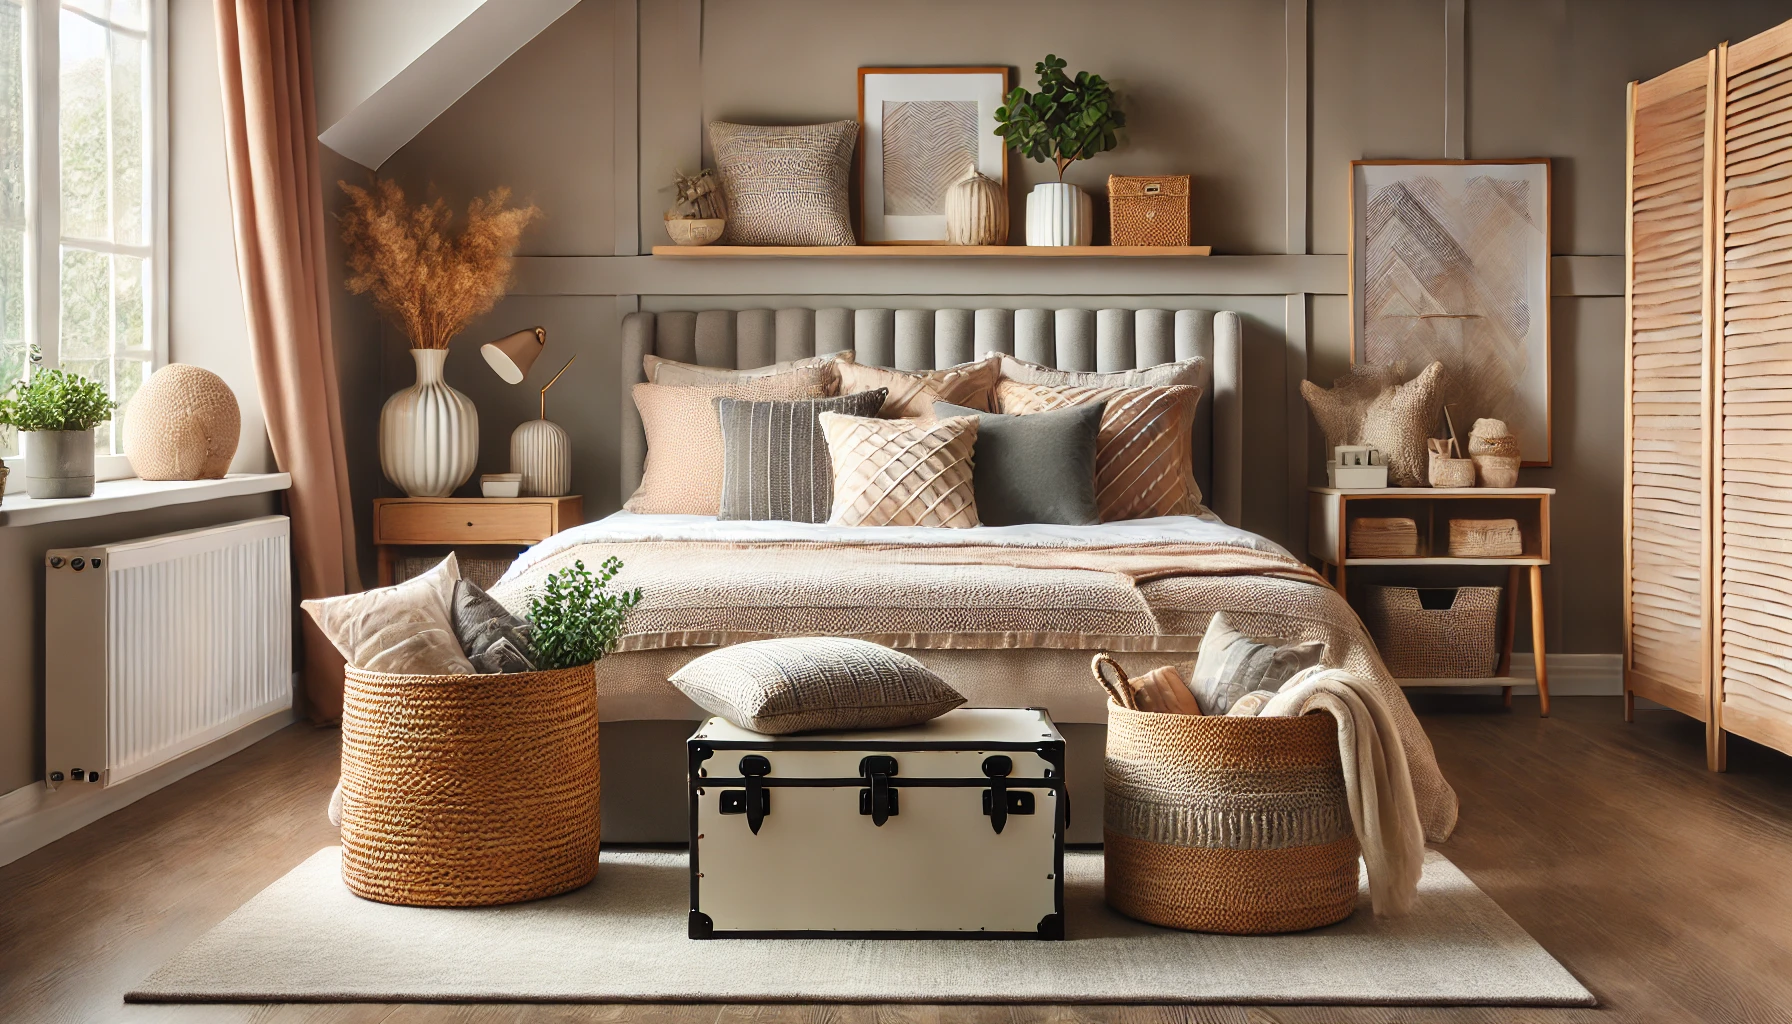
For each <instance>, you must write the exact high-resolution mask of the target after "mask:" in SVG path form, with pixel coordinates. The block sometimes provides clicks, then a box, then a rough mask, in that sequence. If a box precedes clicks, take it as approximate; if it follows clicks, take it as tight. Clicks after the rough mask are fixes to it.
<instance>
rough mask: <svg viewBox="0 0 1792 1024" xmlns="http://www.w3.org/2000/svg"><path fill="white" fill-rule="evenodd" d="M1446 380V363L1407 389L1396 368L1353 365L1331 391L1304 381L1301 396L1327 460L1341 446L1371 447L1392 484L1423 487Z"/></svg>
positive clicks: (1427, 371) (1422, 374)
mask: <svg viewBox="0 0 1792 1024" xmlns="http://www.w3.org/2000/svg"><path fill="white" fill-rule="evenodd" d="M1443 377H1444V367H1443V364H1442V363H1432V364H1431V365H1430V366H1427V367H1425V369H1424V370H1422V371H1420V373H1419V375H1418V376H1417V377H1414V378H1413V379H1412V380H1410V381H1407V382H1406V383H1404V384H1402V383H1400V371H1399V369H1398V368H1396V367H1391V366H1353V367H1351V368H1350V370H1349V371H1348V372H1346V373H1345V374H1344V375H1343V376H1342V377H1339V378H1338V379H1337V380H1336V381H1334V382H1333V383H1332V386H1331V388H1330V389H1326V388H1322V387H1320V386H1319V385H1317V384H1315V383H1313V382H1312V381H1301V385H1300V393H1301V395H1302V396H1304V397H1305V398H1306V400H1307V406H1308V407H1309V408H1311V409H1312V410H1313V418H1314V419H1315V420H1318V421H1319V429H1320V431H1321V432H1322V433H1324V434H1325V448H1326V453H1327V455H1328V456H1329V455H1330V453H1331V450H1332V449H1333V448H1336V447H1337V446H1338V445H1345V444H1366V445H1369V446H1371V447H1373V448H1375V449H1377V450H1378V451H1380V452H1381V453H1382V455H1383V457H1384V458H1385V459H1386V461H1387V464H1388V482H1389V483H1391V484H1393V485H1394V486H1396V487H1420V486H1423V485H1424V483H1425V470H1426V465H1425V460H1426V456H1425V438H1426V437H1428V436H1429V435H1430V434H1431V431H1432V429H1433V428H1434V427H1435V426H1436V424H1437V418H1438V415H1439V414H1440V413H1441V412H1442V409H1441V405H1442V403H1443Z"/></svg>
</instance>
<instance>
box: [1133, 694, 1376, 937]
mask: <svg viewBox="0 0 1792 1024" xmlns="http://www.w3.org/2000/svg"><path fill="white" fill-rule="evenodd" d="M1103 824H1104V828H1103V832H1104V835H1105V838H1106V842H1107V850H1106V859H1107V900H1108V904H1109V905H1110V906H1112V907H1113V908H1114V909H1115V910H1118V911H1120V912H1121V913H1122V914H1125V915H1127V916H1128V917H1135V918H1138V919H1139V920H1141V921H1149V922H1150V923H1152V924H1157V925H1163V926H1165V927H1169V928H1182V929H1186V930H1189V931H1202V932H1224V933H1227V934H1232V935H1258V934H1266V933H1270V932H1291V931H1300V930H1303V929H1307V928H1317V927H1319V926H1321V925H1327V924H1332V923H1334V922H1337V921H1342V920H1343V919H1344V918H1346V917H1349V916H1350V914H1351V911H1353V910H1354V909H1355V908H1356V901H1357V856H1358V854H1359V852H1360V850H1359V848H1358V846H1357V840H1356V833H1355V830H1354V829H1353V828H1352V826H1351V821H1350V805H1349V804H1348V803H1347V801H1346V797H1345V789H1344V774H1343V768H1342V764H1341V762H1340V761H1339V758H1338V725H1337V722H1336V720H1334V719H1333V718H1332V716H1330V715H1326V714H1316V715H1305V716H1303V717H1300V718H1243V717H1240V718H1230V717H1225V716H1202V715H1165V714H1154V713H1152V712H1149V711H1130V710H1128V709H1126V708H1123V707H1121V706H1120V705H1118V704H1115V703H1114V702H1113V701H1111V700H1110V701H1109V702H1108V753H1107V803H1106V809H1105V821H1104V823H1103Z"/></svg>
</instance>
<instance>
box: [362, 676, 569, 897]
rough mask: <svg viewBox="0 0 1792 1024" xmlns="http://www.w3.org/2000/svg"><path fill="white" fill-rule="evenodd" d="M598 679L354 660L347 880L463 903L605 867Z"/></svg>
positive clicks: (368, 888) (367, 890)
mask: <svg viewBox="0 0 1792 1024" xmlns="http://www.w3.org/2000/svg"><path fill="white" fill-rule="evenodd" d="M597 843H598V763H597V678H596V675H595V673H594V671H593V667H592V666H590V665H581V666H579V667H577V668H567V669H553V670H548V671H543V672H517V673H513V674H507V675H501V676H499V675H469V676H396V675H385V674H382V673H378V672H363V671H361V670H359V669H354V668H350V669H348V671H347V686H346V691H345V692H344V694H343V702H342V880H343V881H344V882H345V883H347V885H348V887H349V889H350V890H351V891H353V892H354V893H355V894H356V895H358V896H363V897H366V898H367V899H370V900H377V901H379V902H381V903H400V904H406V905H410V906H431V907H457V906H458V907H464V906H487V905H491V904H497V903H516V902H519V901H521V900H532V899H538V898H540V897H543V896H552V895H554V894H555V893H561V892H566V891H567V890H569V889H577V888H578V887H579V886H581V885H584V884H585V883H587V882H589V881H591V879H592V878H593V877H595V876H596V874H597Z"/></svg>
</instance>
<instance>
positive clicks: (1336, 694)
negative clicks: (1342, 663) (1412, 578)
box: [1241, 667, 1425, 917]
mask: <svg viewBox="0 0 1792 1024" xmlns="http://www.w3.org/2000/svg"><path fill="white" fill-rule="evenodd" d="M1258 692H1259V693H1261V692H1262V691H1258ZM1253 696H1255V694H1253ZM1241 703H1243V702H1241ZM1252 703H1253V704H1254V703H1256V702H1254V701H1253V702H1252ZM1248 706H1249V705H1247V707H1248ZM1315 711H1323V712H1326V713H1327V714H1330V715H1331V716H1332V717H1333V718H1336V719H1337V720H1338V753H1339V755H1340V756H1341V757H1342V758H1343V761H1344V788H1345V791H1346V793H1347V794H1348V799H1349V802H1350V820H1351V823H1352V824H1353V825H1354V826H1355V827H1356V838H1357V842H1358V843H1359V844H1361V846H1362V848H1363V862H1364V863H1365V864H1366V865H1368V868H1369V898H1370V901H1371V902H1372V903H1373V905H1374V907H1375V913H1377V914H1381V915H1386V916H1390V917H1398V916H1401V915H1404V914H1406V913H1407V912H1409V911H1410V910H1411V909H1412V905H1413V901H1414V900H1415V899H1417V898H1418V892H1419V873H1420V871H1421V870H1422V869H1423V868H1424V864H1425V834H1424V831H1423V829H1422V828H1421V827H1420V825H1419V810H1418V805H1417V803H1416V801H1415V800H1414V797H1413V789H1412V773H1411V772H1410V771H1409V770H1408V768H1407V764H1406V752H1405V751H1404V750H1402V749H1401V745H1400V742H1399V728H1398V726H1397V724H1396V723H1395V720H1394V716H1393V715H1392V714H1391V713H1389V711H1388V708H1387V705H1386V704H1385V703H1383V701H1382V699H1381V696H1380V694H1379V692H1378V691H1377V690H1376V688H1375V686H1374V685H1373V684H1372V683H1370V682H1368V681H1366V680H1364V679H1362V678H1361V677H1359V676H1357V675H1355V674H1354V673H1351V672H1347V671H1345V670H1343V669H1336V668H1324V667H1318V668H1310V669H1307V670H1306V671H1304V672H1302V673H1300V674H1299V675H1297V676H1295V677H1294V678H1293V679H1290V680H1288V682H1287V683H1286V684H1285V685H1284V686H1283V687H1282V689H1281V691H1280V692H1278V693H1276V694H1275V695H1273V696H1271V697H1270V698H1269V699H1268V701H1267V702H1265V703H1263V706H1262V710H1261V711H1259V712H1257V714H1258V717H1264V716H1276V717H1293V716H1297V715H1305V714H1311V713H1312V712H1315Z"/></svg>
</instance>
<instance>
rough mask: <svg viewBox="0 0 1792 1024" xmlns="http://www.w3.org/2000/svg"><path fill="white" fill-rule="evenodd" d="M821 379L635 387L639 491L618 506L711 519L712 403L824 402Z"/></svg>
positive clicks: (821, 374)
mask: <svg viewBox="0 0 1792 1024" xmlns="http://www.w3.org/2000/svg"><path fill="white" fill-rule="evenodd" d="M826 378H827V371H826V370H824V369H822V368H821V367H809V368H808V369H804V370H792V371H790V372H789V373H777V374H772V375H770V376H767V377H754V378H751V379H749V380H743V381H741V382H739V383H736V384H720V385H716V386H713V387H703V386H698V385H688V386H679V385H673V384H636V385H635V387H634V397H635V408H636V409H637V410H639V411H640V413H641V426H642V427H643V428H644V429H645V430H646V432H647V461H646V464H645V465H644V466H643V467H642V472H641V486H640V488H639V489H637V490H636V491H635V493H634V495H633V496H632V497H630V498H629V499H628V501H627V503H625V504H624V505H623V506H622V507H623V508H625V509H627V510H628V511H630V512H639V513H664V514H671V515H690V516H713V515H716V514H717V513H719V512H720V511H721V508H722V423H721V420H719V419H718V418H717V417H716V409H715V404H714V403H715V400H716V399H718V398H741V399H745V400H747V401H750V402H772V401H789V400H792V399H798V398H825V397H827V387H826Z"/></svg>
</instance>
